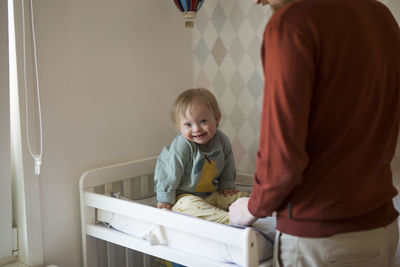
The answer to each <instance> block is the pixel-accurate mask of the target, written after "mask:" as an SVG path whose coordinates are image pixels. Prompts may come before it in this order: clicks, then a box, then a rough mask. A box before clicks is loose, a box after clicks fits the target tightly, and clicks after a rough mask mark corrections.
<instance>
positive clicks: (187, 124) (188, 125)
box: [184, 122, 192, 127]
mask: <svg viewBox="0 0 400 267" xmlns="http://www.w3.org/2000/svg"><path fill="white" fill-rule="evenodd" d="M184 125H185V126H186V127H190V126H192V125H191V124H190V123H189V122H187V123H185V124H184Z"/></svg>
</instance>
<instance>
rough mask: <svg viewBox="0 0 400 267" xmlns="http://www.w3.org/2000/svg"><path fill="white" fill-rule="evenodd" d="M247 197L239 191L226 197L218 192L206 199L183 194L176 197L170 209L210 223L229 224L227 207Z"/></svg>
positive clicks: (245, 193)
mask: <svg viewBox="0 0 400 267" xmlns="http://www.w3.org/2000/svg"><path fill="white" fill-rule="evenodd" d="M247 196H248V193H247V192H240V191H239V192H238V193H236V194H234V195H227V196H226V197H225V196H224V195H220V194H219V193H218V192H214V193H212V194H211V195H210V196H208V197H207V198H206V199H202V198H201V197H198V196H194V195H191V194H183V195H179V196H178V198H177V199H178V200H177V202H176V203H175V205H174V206H173V207H172V210H173V211H176V212H181V213H185V214H187V215H191V216H194V217H198V218H201V219H205V220H207V221H211V222H217V223H222V224H229V217H228V209H229V206H230V205H231V204H232V203H233V202H235V201H236V200H237V199H238V198H241V197H247Z"/></svg>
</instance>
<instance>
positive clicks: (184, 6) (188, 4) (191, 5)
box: [174, 0, 204, 28]
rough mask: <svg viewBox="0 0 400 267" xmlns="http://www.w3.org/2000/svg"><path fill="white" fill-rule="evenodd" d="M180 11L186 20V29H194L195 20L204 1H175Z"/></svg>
mask: <svg viewBox="0 0 400 267" xmlns="http://www.w3.org/2000/svg"><path fill="white" fill-rule="evenodd" d="M174 2H175V5H176V6H177V7H178V9H179V11H181V12H182V14H183V18H184V19H185V27H187V28H193V25H194V22H193V20H194V19H195V18H196V15H197V11H198V10H199V9H200V8H201V6H202V4H203V2H204V0H174Z"/></svg>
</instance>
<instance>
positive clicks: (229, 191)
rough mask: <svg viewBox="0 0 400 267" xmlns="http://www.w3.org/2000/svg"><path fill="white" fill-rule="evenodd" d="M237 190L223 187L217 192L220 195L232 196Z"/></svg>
mask: <svg viewBox="0 0 400 267" xmlns="http://www.w3.org/2000/svg"><path fill="white" fill-rule="evenodd" d="M237 192H239V190H237V189H223V190H219V191H218V193H219V194H220V195H224V197H226V196H227V195H231V196H232V195H234V194H236V193H237Z"/></svg>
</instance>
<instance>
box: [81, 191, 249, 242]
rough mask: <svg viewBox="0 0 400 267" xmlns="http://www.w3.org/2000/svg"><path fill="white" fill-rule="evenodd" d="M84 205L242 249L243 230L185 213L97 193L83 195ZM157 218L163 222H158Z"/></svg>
mask: <svg viewBox="0 0 400 267" xmlns="http://www.w3.org/2000/svg"><path fill="white" fill-rule="evenodd" d="M84 195H85V203H86V205H87V206H90V207H94V208H100V209H103V210H107V211H111V212H115V213H118V214H121V215H124V216H127V217H130V218H135V219H139V220H142V221H147V222H150V223H152V224H157V225H161V226H165V227H169V228H172V229H176V230H179V231H183V232H186V233H190V234H193V235H199V236H203V237H204V236H207V237H209V239H211V240H215V241H220V240H224V242H225V243H227V244H231V245H235V246H239V247H240V246H241V245H242V242H243V241H242V240H243V239H242V238H243V237H242V234H243V229H240V228H235V227H229V226H227V225H222V224H218V223H213V222H209V221H206V220H203V219H199V218H195V217H191V216H188V215H184V214H178V213H175V212H171V211H167V210H161V209H157V208H154V207H150V206H146V205H142V204H138V203H134V202H129V201H125V200H121V199H117V198H112V197H107V196H103V195H100V194H95V193H91V192H85V194H84ZM160 218H162V220H161V221H160Z"/></svg>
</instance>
